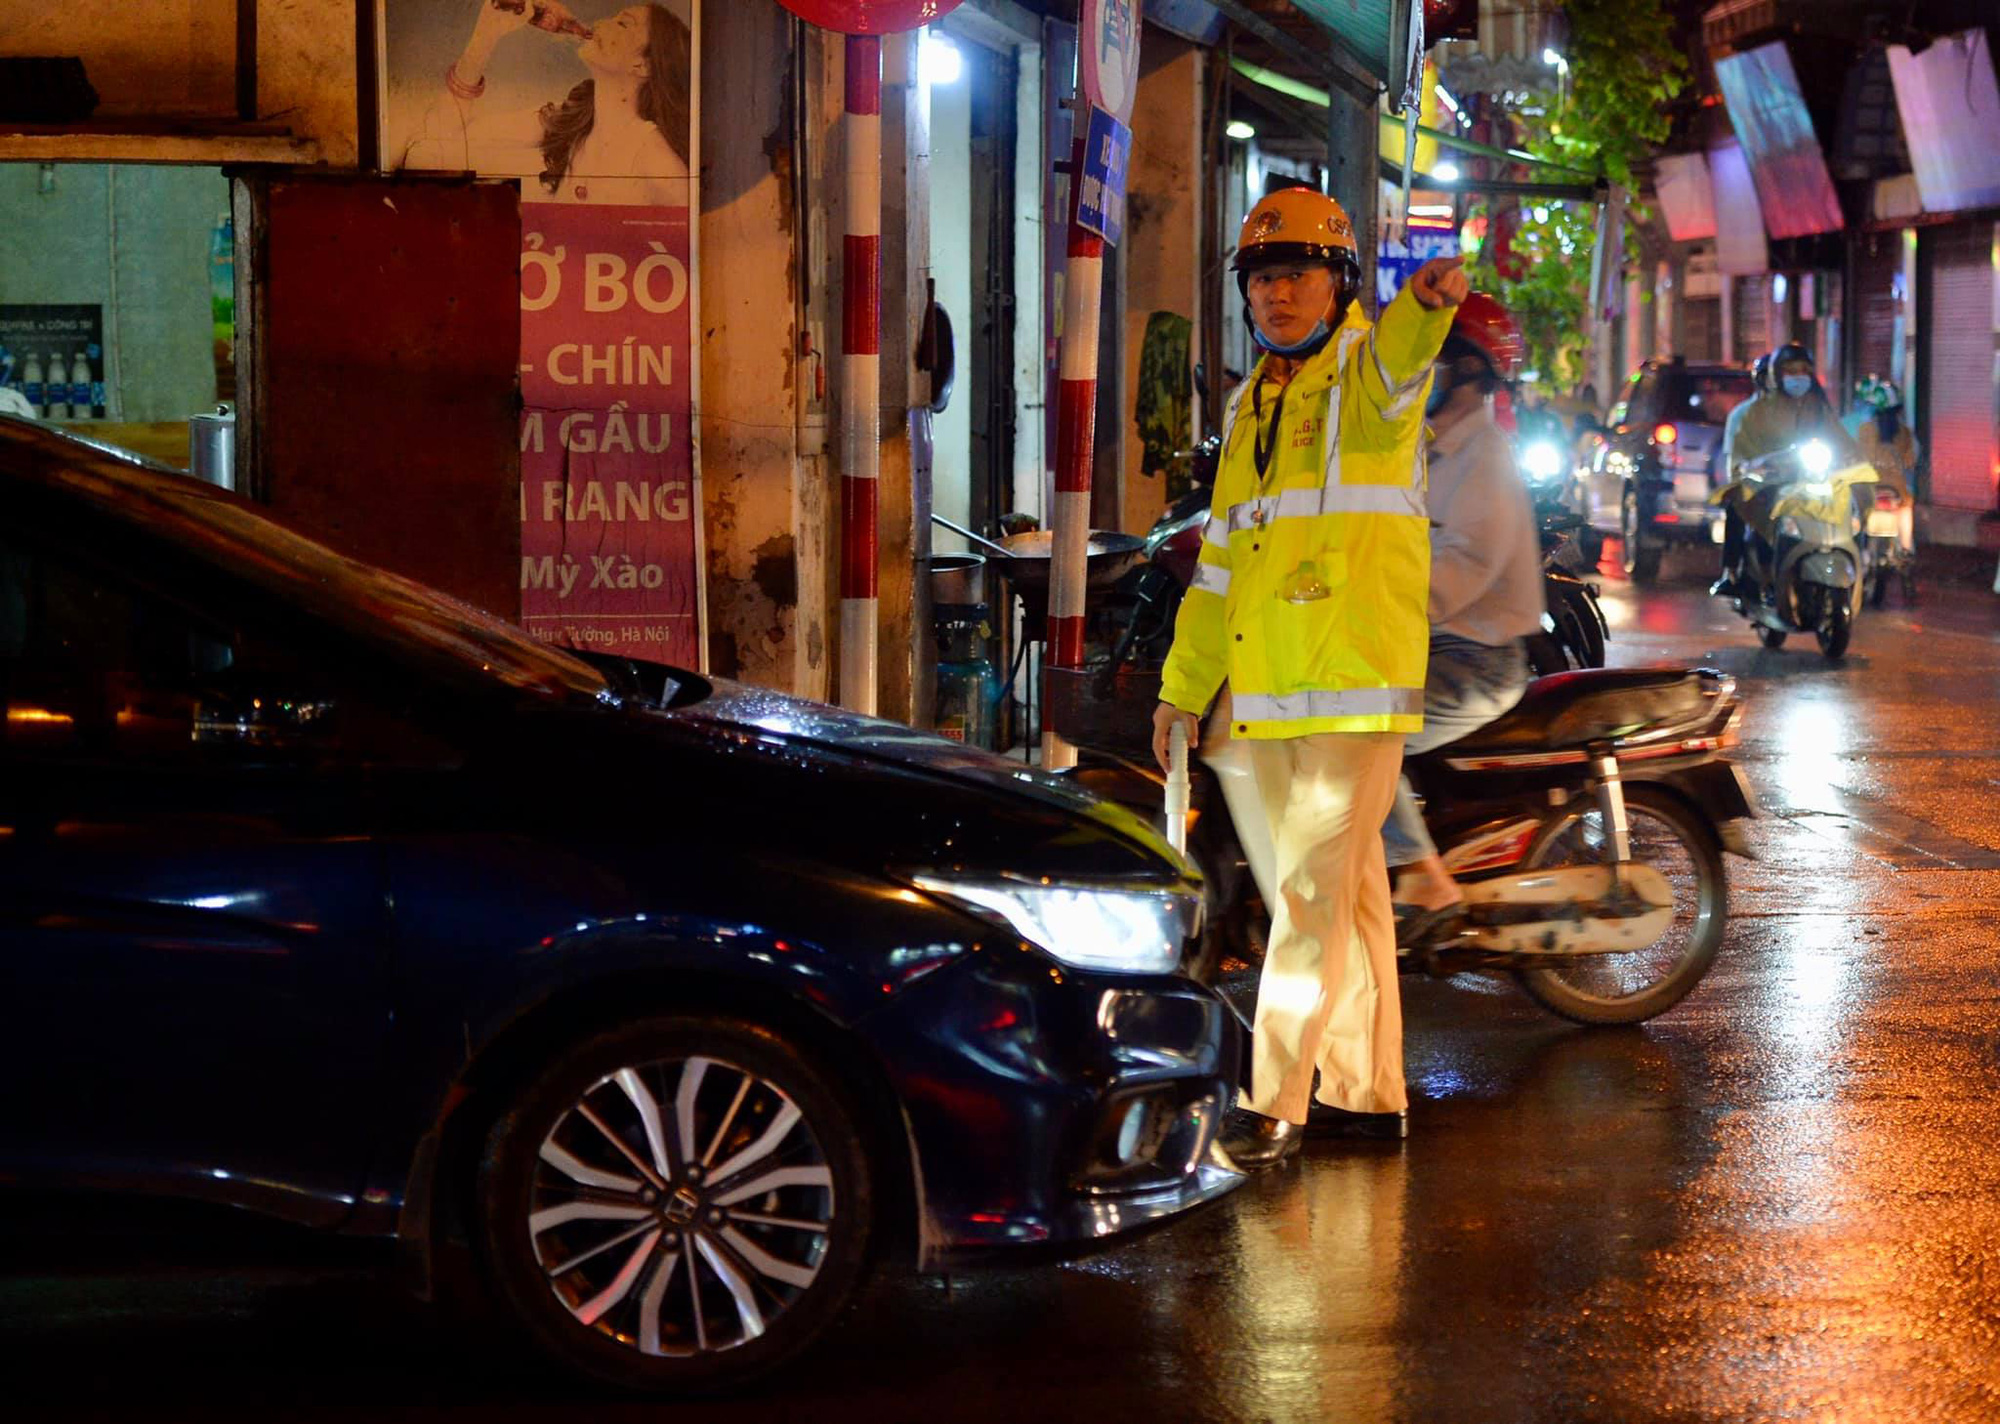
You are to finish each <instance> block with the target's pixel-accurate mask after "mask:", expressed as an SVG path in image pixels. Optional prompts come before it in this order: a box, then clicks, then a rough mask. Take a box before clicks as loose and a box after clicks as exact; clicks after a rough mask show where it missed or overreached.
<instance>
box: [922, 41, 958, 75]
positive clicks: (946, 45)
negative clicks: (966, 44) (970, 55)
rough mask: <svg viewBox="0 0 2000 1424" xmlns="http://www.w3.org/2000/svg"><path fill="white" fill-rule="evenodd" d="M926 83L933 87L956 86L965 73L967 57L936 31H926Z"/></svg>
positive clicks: (924, 68)
mask: <svg viewBox="0 0 2000 1424" xmlns="http://www.w3.org/2000/svg"><path fill="white" fill-rule="evenodd" d="M923 43H924V51H923V60H922V64H923V71H924V82H925V83H927V84H931V85H938V84H956V83H958V79H959V76H960V75H962V74H963V73H965V56H964V55H962V54H960V53H959V52H958V46H957V45H955V44H953V43H952V42H951V41H950V40H948V39H946V38H945V37H944V36H943V35H941V34H938V33H937V32H936V31H935V30H925V31H924V42H923Z"/></svg>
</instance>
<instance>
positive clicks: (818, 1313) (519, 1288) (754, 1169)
mask: <svg viewBox="0 0 2000 1424" xmlns="http://www.w3.org/2000/svg"><path fill="white" fill-rule="evenodd" d="M861 1121H862V1118H861V1116H860V1114H859V1112H858V1111H857V1110H856V1109H855V1108H854V1107H853V1106H852V1104H851V1103H850V1101H849V1100H848V1097H847V1094H846V1092H845V1091H844V1090H843V1089H842V1088H841V1086H840V1085H839V1083H838V1082H837V1080H836V1079H835V1078H834V1077H833V1075H832V1074H831V1073H830V1072H828V1071H827V1070H826V1069H825V1068H824V1067H823V1066H822V1065H821V1064H820V1063H819V1062H818V1061H817V1060H816V1059H815V1058H813V1057H812V1056H811V1055H809V1054H808V1053H806V1052H805V1051H803V1050H801V1049H800V1048H799V1047H797V1046H796V1045H794V1044H793V1043H791V1042H788V1041H787V1040H786V1039H785V1038H783V1037H781V1036H780V1035H778V1034H776V1033H774V1032H772V1031H770V1030H769V1029H766V1028H763V1027H761V1026H759V1025H757V1024H754V1023H750V1022H747V1021H743V1020H737V1019H727V1018H693V1017H670V1018H656V1019H649V1020H644V1021H641V1022H638V1023H632V1024H628V1025H625V1026H621V1027H618V1028H615V1029H610V1030H607V1031H604V1032H601V1033H598V1034H595V1035H593V1036H591V1037H588V1038H585V1039H583V1040H582V1041H580V1042H577V1043H574V1044H572V1045H570V1046H569V1047H567V1048H565V1049H563V1050H561V1051H559V1052H557V1053H555V1054H553V1055H552V1056H551V1057H550V1059H549V1061H548V1063H547V1066H546V1067H544V1068H543V1069H542V1070H541V1071H540V1072H539V1073H538V1074H537V1075H536V1076H534V1077H533V1078H532V1079H530V1080H529V1081H527V1082H526V1083H525V1084H524V1085H522V1086H521V1087H520V1088H519V1089H518V1090H517V1091H515V1092H514V1093H513V1094H512V1095H511V1097H510V1099H509V1101H508V1102H507V1104H506V1106H505V1109H504V1111H503V1112H502V1113H501V1115H500V1117H499V1119H498V1120H497V1121H496V1122H495V1124H494V1126H493V1128H492V1130H491V1132H490V1133H489V1134H488V1137H487V1140H486V1147H485V1151H484V1153H483V1155H482V1158H481V1160H480V1164H479V1168H478V1176H477V1180H476V1183H475V1198H474V1204H475V1211H476V1235H477V1239H478V1242H479V1245H480V1249H481V1254H482V1257H483V1261H484V1265H485V1267H486V1269H487V1272H488V1274H489V1276H490V1278H491V1280H492V1283H493V1285H494V1287H495V1291H496V1294H497V1295H498V1297H499V1298H500V1300H501V1302H502V1304H503V1305H504V1306H505V1307H506V1308H507V1310H508V1312H509V1313H510V1314H511V1315H512V1316H513V1317H514V1319H515V1320H516V1321H517V1322H518V1323H519V1324H520V1325H521V1326H522V1327H523V1328H524V1330H525V1332H526V1333H527V1335H528V1336H529V1337H530V1339H532V1340H533V1342H534V1343H535V1344H536V1345H538V1346H539V1347H540V1348H541V1349H542V1351H543V1352H544V1353H545V1354H547V1355H548V1356H549V1357H550V1358H551V1359H553V1360H554V1361H556V1362H557V1363H559V1364H561V1365H563V1366H565V1367H566V1368H568V1369H569V1370H571V1371H573V1372H575V1373H577V1374H581V1375H584V1376H586V1377H589V1378H591V1379H594V1380H597V1381H600V1382H603V1383H607V1384H612V1385H615V1386H618V1387H620V1388H624V1389H633V1390H639V1391H643V1392H647V1393H655V1394H674V1393H687V1392H694V1391H702V1390H711V1389H720V1388H726V1387H729V1386H733V1385H736V1384H740V1383H742V1382H743V1381H745V1380H747V1379H750V1378H752V1377H754V1376H756V1375H759V1374H763V1373H765V1372H766V1371H769V1370H771V1369H774V1368H776V1367H777V1366H779V1365H781V1364H782V1363H784V1362H785V1361H787V1360H789V1359H790V1358H791V1357H793V1356H794V1355H796V1354H797V1353H798V1352H799V1351H801V1350H803V1349H804V1348H806V1347H807V1346H808V1345H810V1344H811V1343H812V1342H813V1341H814V1340H815V1339H816V1338H817V1337H818V1336H819V1335H820V1334H822V1333H823V1332H824V1331H825V1329H826V1328H827V1326H829V1325H830V1324H831V1323H832V1322H833V1320H834V1318H835V1317H836V1316H837V1315H838V1314H839V1312H840V1310H841V1308H842V1307H843V1306H844V1305H845V1304H846V1302H847V1300H848V1298H849V1297H850V1296H851V1295H852V1293H853V1291H854V1289H855V1287H856V1286H857V1285H858V1284H859V1282H860V1280H861V1278H862V1276H863V1275H864V1274H865V1271H866V1266H867V1261H868V1254H869V1245H870V1240H871V1237H872V1234H873V1217H874V1209H875V1207H874V1188H873V1183H874V1171H873V1168H872V1165H871V1163H870V1160H869V1153H868V1150H867V1146H866V1139H865V1137H864V1136H863V1133H862V1131H861V1128H860V1124H861ZM746 1192H747V1195H746V1194H745V1193H746Z"/></svg>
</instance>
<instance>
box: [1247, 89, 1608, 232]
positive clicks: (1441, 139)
mask: <svg viewBox="0 0 2000 1424" xmlns="http://www.w3.org/2000/svg"><path fill="white" fill-rule="evenodd" d="M1231 65H1232V67H1233V68H1234V69H1235V71H1236V73H1237V74H1239V75H1241V76H1242V77H1243V78H1244V79H1246V80H1248V81H1249V82H1251V83H1252V84H1256V85H1259V86H1261V87H1262V88H1264V89H1266V90H1269V91H1270V92H1272V93H1275V94H1282V95H1284V96H1285V97H1287V98H1290V99H1294V100H1297V101H1298V102H1300V103H1303V104H1311V105H1314V106H1316V107H1318V108H1322V109H1324V108H1326V107H1327V106H1328V105H1329V104H1331V103H1332V96H1331V95H1330V94H1329V93H1328V92H1327V91H1326V90H1324V89H1320V88H1317V87H1315V86H1314V85H1311V84H1307V83H1305V82H1304V81H1303V80H1299V79H1294V78H1292V77H1291V76H1290V75H1287V74H1280V73H1278V72H1277V71H1276V70H1273V69H1268V68H1265V67H1264V66H1262V65H1258V64H1252V63H1251V62H1250V61H1248V60H1245V59H1236V60H1232V61H1231ZM1381 122H1382V129H1383V132H1384V133H1385V134H1392V135H1393V136H1394V137H1395V140H1396V144H1397V146H1398V147H1400V146H1401V144H1402V133H1403V121H1402V120H1401V119H1395V118H1391V117H1390V116H1389V115H1387V114H1384V115H1382V120H1381ZM1417 133H1418V134H1419V135H1420V136H1421V137H1423V138H1426V139H1428V140H1430V141H1431V142H1432V143H1435V144H1437V145H1438V146H1439V147H1440V148H1450V149H1455V150H1457V151H1458V152H1460V153H1469V154H1473V155H1476V156H1478V157H1480V158H1491V159H1495V160H1497V161H1499V162H1501V163H1508V164H1521V165H1524V166H1526V167H1527V168H1528V169H1529V170H1530V171H1531V173H1532V175H1533V177H1532V179H1531V180H1530V181H1528V182H1526V183H1520V182H1511V181H1493V182H1484V183H1481V182H1475V181H1467V180H1460V181H1458V182H1452V183H1446V182H1441V181H1439V180H1437V179H1434V178H1429V177H1426V176H1424V175H1422V174H1417V175H1415V177H1414V181H1415V183H1416V186H1418V187H1420V188H1429V189H1433V190H1435V191H1438V192H1461V193H1466V192H1480V193H1518V194H1520V195H1522V196H1524V197H1529V196H1532V197H1543V198H1554V199H1557V200H1558V201H1560V200H1565V199H1568V200H1573V201H1576V202H1594V201H1596V200H1597V199H1598V198H1600V197H1601V196H1602V195H1601V194H1599V193H1598V192H1597V191H1596V190H1595V188H1594V187H1593V186H1592V185H1593V184H1594V183H1595V182H1596V175H1595V174H1592V173H1586V172H1584V171H1583V170H1582V169H1577V168H1568V167H1565V166H1563V165H1562V164H1559V163H1550V162H1548V161H1547V160H1545V159H1540V158H1536V157H1535V156H1534V155H1533V154H1530V153H1523V152H1522V151H1521V150H1519V149H1514V148H1497V147H1495V146H1494V145H1492V144H1490V143H1480V142H1479V141H1477V140H1476V139H1469V138H1461V137H1459V136H1458V135H1457V134H1451V133H1445V132H1444V131H1443V130H1441V129H1434V128H1430V127H1427V126H1424V125H1419V126H1418V128H1417ZM1391 170H1394V176H1393V178H1392V180H1391V181H1394V182H1398V183H1400V182H1401V181H1402V169H1401V166H1400V165H1399V164H1397V163H1395V162H1394V161H1393V160H1387V159H1385V160H1384V162H1383V173H1384V176H1385V177H1387V176H1390V172H1391Z"/></svg>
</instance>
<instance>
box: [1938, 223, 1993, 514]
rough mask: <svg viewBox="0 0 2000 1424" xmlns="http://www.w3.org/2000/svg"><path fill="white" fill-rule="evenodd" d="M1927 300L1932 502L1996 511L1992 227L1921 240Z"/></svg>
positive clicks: (1950, 230)
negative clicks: (1924, 247) (1924, 248)
mask: <svg viewBox="0 0 2000 1424" xmlns="http://www.w3.org/2000/svg"><path fill="white" fill-rule="evenodd" d="M1922 241H1923V242H1924V243H1925V244H1927V246H1928V248H1929V258H1930V261H1929V263H1928V267H1929V271H1930V284H1929V286H1930V295H1929V301H1928V302H1927V303H1926V308H1927V309H1926V311H1925V312H1924V321H1925V327H1926V331H1927V333H1928V334H1927V335H1926V336H1925V337H1924V344H1925V347H1926V355H1927V357H1928V360H1927V361H1926V365H1925V385H1926V387H1927V388H1928V396H1929V399H1928V400H1927V401H1926V402H1925V406H1924V409H1923V411H1922V412H1921V415H1922V416H1923V419H1924V424H1925V426H1927V427H1928V429H1927V431H1926V432H1925V433H1926V436H1927V438H1926V440H1925V442H1924V443H1925V447H1926V449H1927V451H1928V453H1929V462H1930V497H1931V503H1932V504H1935V505H1938V506H1940V507H1942V508H1945V509H1971V510H1980V511H1985V510H1990V509H1992V508H1993V477H1994V463H1995V459H1996V450H1995V433H1994V420H1995V412H1994V392H1993V364H1994V333H1993V242H1994V224H1993V223H1991V222H1990V221H1989V222H1974V223H1960V224H1956V225H1954V226H1951V227H1943V228H1933V229H1931V230H1929V231H1926V232H1925V233H1924V234H1923V238H1922Z"/></svg>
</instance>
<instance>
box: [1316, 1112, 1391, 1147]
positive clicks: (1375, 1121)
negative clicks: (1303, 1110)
mask: <svg viewBox="0 0 2000 1424" xmlns="http://www.w3.org/2000/svg"><path fill="white" fill-rule="evenodd" d="M1409 1135H1410V1121H1409V1118H1408V1116H1407V1115H1406V1114H1403V1113H1399V1112H1387V1113H1364V1112H1349V1111H1348V1110H1347V1109H1346V1108H1335V1107H1328V1106H1327V1105H1326V1104H1325V1103H1314V1104H1313V1105H1312V1110H1311V1111H1310V1112H1309V1113H1308V1114H1307V1115H1306V1136H1308V1137H1349V1138H1361V1139H1364V1140H1367V1141H1372V1142H1400V1141H1402V1140H1403V1139H1404V1138H1405V1137H1408V1136H1409Z"/></svg>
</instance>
